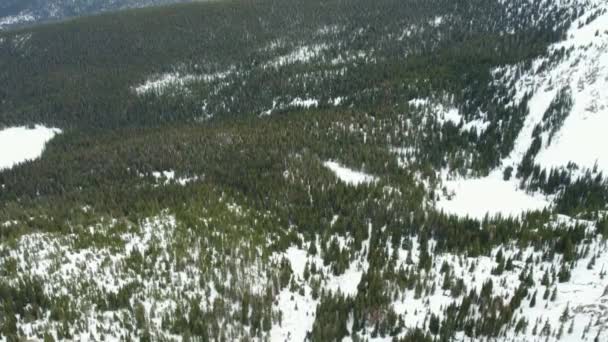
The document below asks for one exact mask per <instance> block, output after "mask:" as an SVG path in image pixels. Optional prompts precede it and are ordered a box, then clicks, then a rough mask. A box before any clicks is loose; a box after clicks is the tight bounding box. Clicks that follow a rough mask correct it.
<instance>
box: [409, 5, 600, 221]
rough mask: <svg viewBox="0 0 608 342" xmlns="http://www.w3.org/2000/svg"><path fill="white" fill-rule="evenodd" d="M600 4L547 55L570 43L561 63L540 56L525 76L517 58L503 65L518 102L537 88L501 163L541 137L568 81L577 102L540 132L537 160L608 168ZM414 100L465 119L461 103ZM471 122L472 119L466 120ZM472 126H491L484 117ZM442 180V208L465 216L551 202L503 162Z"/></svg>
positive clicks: (510, 162) (443, 115) (515, 159)
mask: <svg viewBox="0 0 608 342" xmlns="http://www.w3.org/2000/svg"><path fill="white" fill-rule="evenodd" d="M595 5H596V6H595V9H593V10H588V11H587V13H586V14H585V15H584V16H582V17H581V18H579V19H577V20H576V21H574V22H573V24H572V26H571V28H570V29H569V31H568V34H567V39H566V40H564V41H562V42H559V43H556V44H554V45H552V46H551V47H550V48H549V50H548V52H547V56H551V55H553V54H555V53H557V52H558V51H561V50H562V49H564V51H571V52H570V53H566V55H565V56H566V57H564V58H563V59H561V60H558V62H554V63H553V64H554V65H552V64H551V62H550V60H549V57H542V58H539V59H537V60H536V61H534V63H533V67H532V70H531V71H530V72H528V73H524V74H523V75H521V76H517V74H518V68H517V66H511V67H506V68H499V69H497V72H499V73H502V74H503V76H502V80H503V81H505V82H510V81H513V80H515V89H514V90H515V93H514V96H513V102H512V103H513V104H517V103H519V102H520V101H522V99H523V98H524V96H525V94H527V93H531V94H532V97H531V98H530V100H529V102H528V110H529V114H528V115H527V117H526V119H525V121H524V125H523V128H522V129H521V130H520V132H519V134H518V136H517V138H516V140H515V144H514V148H513V150H512V151H511V153H510V155H509V156H508V157H507V158H505V159H504V160H503V161H502V166H501V168H502V169H504V168H506V167H513V168H514V169H517V165H519V163H521V161H522V158H523V156H524V155H525V153H526V152H527V151H528V149H529V148H530V146H531V144H532V142H533V140H534V136H533V132H534V130H535V127H537V126H538V125H542V124H543V117H544V116H545V113H546V112H547V109H548V108H549V106H550V105H551V103H552V102H553V101H554V99H555V98H556V96H558V94H560V92H561V90H562V89H567V93H568V94H570V96H571V99H572V103H573V105H572V108H571V110H570V112H569V114H568V115H567V117H566V118H565V120H564V121H563V124H562V126H561V127H560V128H559V129H557V130H556V132H555V133H554V135H553V136H552V137H551V138H550V134H551V133H550V131H544V132H543V133H541V134H540V137H541V138H542V147H541V149H540V151H539V153H538V154H537V156H536V158H535V163H537V164H539V165H540V166H541V167H542V168H546V169H551V168H560V167H561V168H563V167H566V166H567V165H568V164H569V163H570V162H574V163H575V164H577V165H578V166H579V167H582V168H583V169H593V168H595V167H597V169H598V170H599V171H604V172H607V171H608V149H607V148H605V146H608V135H607V134H606V133H605V130H606V128H608V92H606V89H608V12H604V13H602V12H596V11H602V10H604V11H605V10H608V2H606V1H595ZM597 13H600V14H599V15H597ZM593 16H595V19H593ZM547 65H548V66H547ZM410 105H412V106H415V107H425V108H430V110H431V111H432V112H433V113H435V115H436V117H437V120H438V121H439V122H441V123H446V122H452V123H453V124H455V125H458V123H459V122H461V121H462V118H461V115H460V114H459V113H458V112H457V111H456V110H455V109H453V108H446V107H444V106H443V105H437V104H434V103H433V102H432V101H430V100H428V99H415V100H412V101H410ZM466 126H467V123H465V124H464V126H463V127H466ZM473 126H475V127H476V128H477V129H482V130H483V129H484V128H485V127H484V126H483V123H482V124H481V125H478V124H473ZM443 186H445V187H446V189H447V193H448V195H449V196H443V197H442V198H441V199H440V200H439V201H437V203H436V206H437V208H438V209H441V210H444V211H445V212H447V213H451V214H456V215H460V216H470V217H474V218H483V217H484V215H485V214H486V213H488V214H490V215H495V214H502V215H503V216H508V215H511V216H515V215H519V214H521V213H522V212H525V211H528V210H540V209H543V208H546V207H548V206H549V205H550V202H551V201H550V199H547V198H545V197H543V196H541V195H538V194H528V193H526V192H525V191H522V190H520V189H519V187H518V182H517V181H515V180H513V181H503V180H502V172H501V171H500V170H495V171H493V172H492V173H491V174H490V176H488V177H484V178H473V179H458V180H449V179H447V177H443Z"/></svg>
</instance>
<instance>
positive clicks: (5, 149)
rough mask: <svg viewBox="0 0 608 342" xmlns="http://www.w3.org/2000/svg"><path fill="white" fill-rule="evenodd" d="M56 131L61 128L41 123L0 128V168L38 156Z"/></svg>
mask: <svg viewBox="0 0 608 342" xmlns="http://www.w3.org/2000/svg"><path fill="white" fill-rule="evenodd" d="M58 133H61V130H59V129H57V128H48V127H45V126H42V125H36V126H35V127H34V128H28V127H25V126H21V127H11V128H6V129H3V130H0V170H2V169H8V168H11V167H13V166H14V165H17V164H19V163H22V162H24V161H27V160H33V159H36V158H38V157H40V156H41V155H42V152H43V151H44V147H45V145H46V143H47V142H48V141H49V140H51V139H52V138H53V137H54V136H55V135H56V134H58Z"/></svg>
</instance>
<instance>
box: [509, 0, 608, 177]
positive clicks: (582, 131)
mask: <svg viewBox="0 0 608 342" xmlns="http://www.w3.org/2000/svg"><path fill="white" fill-rule="evenodd" d="M590 7H591V9H588V10H587V11H586V14H585V15H583V16H582V17H580V18H578V19H577V20H575V21H574V22H573V24H572V26H571V28H570V29H569V31H568V33H567V38H566V39H565V40H564V41H561V42H559V43H557V44H554V45H552V46H551V47H550V48H549V51H548V52H547V54H546V56H545V57H543V58H539V59H537V60H536V61H535V62H534V65H533V67H532V70H531V71H530V72H528V73H526V74H524V75H522V76H520V77H517V76H516V75H515V73H516V69H517V68H516V67H511V68H510V70H507V71H506V75H505V79H507V80H515V81H516V83H515V89H516V96H515V97H514V101H517V100H519V99H521V98H522V97H523V96H524V94H526V93H529V94H532V96H531V98H530V100H529V102H528V108H529V115H528V116H527V118H526V121H525V123H524V127H523V129H522V130H521V132H520V134H519V136H518V138H517V140H516V143H515V148H514V149H513V151H512V153H511V155H510V156H509V158H507V160H505V162H504V163H503V165H504V166H514V165H516V164H517V163H519V162H521V159H522V157H523V156H524V154H525V153H526V151H527V150H528V149H529V147H530V145H531V144H532V141H533V133H534V129H535V127H537V125H540V126H542V127H547V126H549V125H548V121H550V116H551V115H550V113H548V110H549V108H550V105H551V104H552V103H555V102H557V101H558V100H559V97H560V96H562V97H565V98H566V100H567V99H568V98H569V99H570V100H571V103H569V104H567V105H565V106H564V111H565V113H564V114H565V119H562V120H559V119H558V120H556V121H557V122H558V123H557V125H553V126H554V127H547V128H552V129H553V131H554V132H553V133H551V130H548V131H547V130H546V129H543V132H542V133H541V134H540V137H541V138H542V147H541V149H540V151H539V152H538V155H537V156H536V158H535V162H536V163H538V164H540V165H541V167H544V168H547V169H549V168H551V167H560V166H561V167H563V166H566V165H567V164H568V163H569V162H574V163H576V164H577V165H578V166H580V167H585V168H593V167H594V166H595V165H596V164H597V166H598V168H599V169H601V170H604V171H608V149H606V148H604V147H605V146H608V135H606V134H605V129H606V127H608V92H606V89H608V2H606V1H594V2H593V3H592V4H591V5H590ZM562 55H563V57H562ZM568 102H570V101H568ZM559 121H563V123H561V127H559V126H560V123H559ZM555 126H556V127H555ZM551 135H552V136H551Z"/></svg>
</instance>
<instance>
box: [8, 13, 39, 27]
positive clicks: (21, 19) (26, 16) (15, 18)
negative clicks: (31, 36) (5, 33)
mask: <svg viewBox="0 0 608 342" xmlns="http://www.w3.org/2000/svg"><path fill="white" fill-rule="evenodd" d="M34 20H36V18H35V17H34V16H33V15H32V14H30V13H28V12H21V13H19V14H17V15H12V16H8V17H2V18H0V30H2V29H3V28H4V27H5V26H9V25H16V24H23V23H28V22H31V21H34Z"/></svg>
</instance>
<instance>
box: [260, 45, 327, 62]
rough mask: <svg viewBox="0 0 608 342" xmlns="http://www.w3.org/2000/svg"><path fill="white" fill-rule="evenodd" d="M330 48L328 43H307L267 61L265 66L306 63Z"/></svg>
mask: <svg viewBox="0 0 608 342" xmlns="http://www.w3.org/2000/svg"><path fill="white" fill-rule="evenodd" d="M327 49H329V45H327V44H316V45H310V46H308V45H305V46H301V47H298V48H297V49H295V50H293V51H292V52H290V53H289V54H287V55H283V56H279V57H277V58H275V59H273V60H272V61H270V62H269V63H267V64H266V65H265V66H264V67H265V68H279V67H282V66H285V65H290V64H294V63H306V62H309V61H311V60H312V59H314V58H317V57H319V56H320V55H321V53H322V52H323V51H325V50H327Z"/></svg>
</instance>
